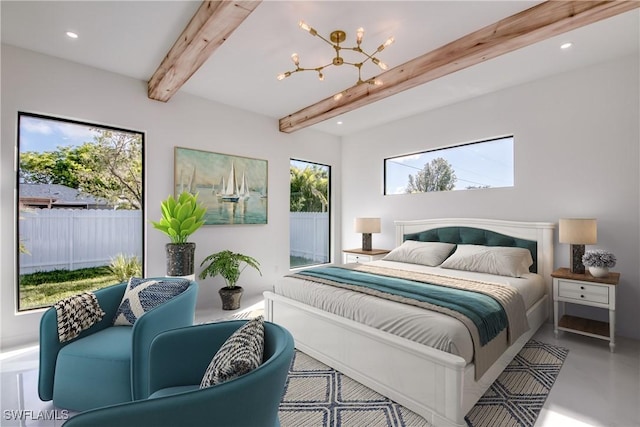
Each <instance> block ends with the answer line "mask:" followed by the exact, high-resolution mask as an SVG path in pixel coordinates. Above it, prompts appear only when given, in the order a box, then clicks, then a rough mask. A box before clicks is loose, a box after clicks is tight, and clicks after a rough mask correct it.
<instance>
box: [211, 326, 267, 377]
mask: <svg viewBox="0 0 640 427" xmlns="http://www.w3.org/2000/svg"><path fill="white" fill-rule="evenodd" d="M263 355H264V318H263V317H262V316H258V317H256V318H254V319H252V320H249V321H248V322H247V323H245V324H244V325H243V326H242V327H240V328H239V329H238V330H237V331H235V332H234V333H233V335H231V336H230V337H229V338H228V339H227V341H225V343H224V344H222V347H220V349H219V350H218V352H217V353H216V355H215V356H213V359H212V360H211V363H209V367H207V370H206V371H205V373H204V377H203V378H202V382H201V383H200V388H206V387H209V386H212V385H216V384H220V383H223V382H225V381H229V380H232V379H234V378H236V377H239V376H240V375H244V374H246V373H248V372H250V371H252V370H254V369H256V368H257V367H258V366H260V364H261V363H262V357H263Z"/></svg>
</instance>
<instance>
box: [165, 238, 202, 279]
mask: <svg viewBox="0 0 640 427" xmlns="http://www.w3.org/2000/svg"><path fill="white" fill-rule="evenodd" d="M165 248H166V251H167V276H189V275H191V274H193V272H194V254H195V252H196V244H195V243H193V242H187V243H167V245H166V246H165Z"/></svg>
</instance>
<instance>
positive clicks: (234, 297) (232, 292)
mask: <svg viewBox="0 0 640 427" xmlns="http://www.w3.org/2000/svg"><path fill="white" fill-rule="evenodd" d="M242 292H243V289H242V287H240V286H236V287H235V288H220V290H219V291H218V293H219V294H220V299H222V309H223V310H237V309H239V308H240V298H242Z"/></svg>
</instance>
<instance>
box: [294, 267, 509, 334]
mask: <svg viewBox="0 0 640 427" xmlns="http://www.w3.org/2000/svg"><path fill="white" fill-rule="evenodd" d="M297 274H300V275H303V276H309V277H316V278H319V279H323V280H329V281H334V282H338V283H345V284H349V285H353V286H362V287H366V288H369V289H373V290H376V291H379V292H384V293H388V294H392V295H397V296H401V297H405V298H411V299H414V300H417V301H422V302H426V303H429V304H433V305H437V306H440V307H445V308H448V309H451V310H454V311H457V312H459V313H461V314H463V315H464V316H466V317H468V318H469V319H470V320H471V321H472V322H473V324H474V325H475V326H476V327H477V328H478V333H479V335H480V345H485V344H486V343H488V342H489V341H491V340H492V339H493V338H494V337H496V336H497V335H498V334H499V333H500V332H501V331H502V330H504V329H506V328H507V327H508V320H507V314H506V312H505V310H504V308H503V307H502V305H500V303H499V302H498V301H496V300H495V299H493V298H492V297H490V296H488V295H485V294H482V293H478V292H474V291H469V290H463V289H455V288H450V287H446V286H439V285H436V284H431V283H424V282H417V281H413V280H408V279H402V278H397V277H390V276H382V275H377V274H372V273H366V272H362V271H356V270H351V269H345V268H340V267H316V268H312V269H308V270H302V271H299V272H297Z"/></svg>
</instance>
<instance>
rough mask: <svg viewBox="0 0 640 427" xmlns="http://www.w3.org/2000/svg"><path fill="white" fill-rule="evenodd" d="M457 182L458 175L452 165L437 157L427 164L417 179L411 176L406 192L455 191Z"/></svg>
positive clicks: (416, 176) (417, 175)
mask: <svg viewBox="0 0 640 427" xmlns="http://www.w3.org/2000/svg"><path fill="white" fill-rule="evenodd" d="M456 180H457V178H456V174H455V171H454V170H453V168H452V167H451V164H450V163H449V162H448V161H446V160H445V159H443V158H442V157H437V158H435V159H433V160H431V162H430V163H425V165H424V167H423V168H422V170H421V171H419V172H418V173H417V174H416V175H415V177H414V176H413V175H409V183H408V184H407V189H406V192H407V193H425V192H427V191H446V190H453V187H454V186H455V184H456Z"/></svg>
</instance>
